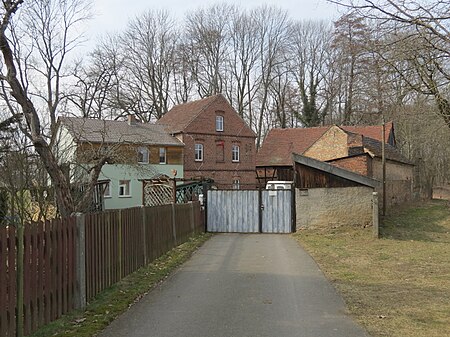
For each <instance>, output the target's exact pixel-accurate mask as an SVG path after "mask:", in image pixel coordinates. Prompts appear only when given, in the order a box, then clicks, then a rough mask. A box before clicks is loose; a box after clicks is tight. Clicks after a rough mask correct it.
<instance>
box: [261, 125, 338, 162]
mask: <svg viewBox="0 0 450 337" xmlns="http://www.w3.org/2000/svg"><path fill="white" fill-rule="evenodd" d="M330 127H331V126H322V127H315V128H291V129H271V130H270V131H269V133H268V134H267V136H266V139H265V140H264V142H263V144H262V147H261V148H260V149H259V151H258V154H257V156H256V166H291V165H292V153H293V152H295V153H303V152H305V151H306V150H307V149H308V148H309V147H311V145H313V144H314V143H315V142H316V141H317V140H318V139H319V138H320V137H322V136H323V134H324V133H325V132H327V131H328V129H329V128H330Z"/></svg>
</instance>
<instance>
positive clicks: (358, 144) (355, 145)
mask: <svg viewBox="0 0 450 337" xmlns="http://www.w3.org/2000/svg"><path fill="white" fill-rule="evenodd" d="M347 148H348V155H349V156H352V155H356V154H361V153H364V146H363V136H362V135H360V134H356V133H348V138H347Z"/></svg>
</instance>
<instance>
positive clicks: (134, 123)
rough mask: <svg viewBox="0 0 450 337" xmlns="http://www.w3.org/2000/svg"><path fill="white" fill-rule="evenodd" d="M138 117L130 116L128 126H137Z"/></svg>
mask: <svg viewBox="0 0 450 337" xmlns="http://www.w3.org/2000/svg"><path fill="white" fill-rule="evenodd" d="M136 123H137V121H136V116H135V115H128V125H136Z"/></svg>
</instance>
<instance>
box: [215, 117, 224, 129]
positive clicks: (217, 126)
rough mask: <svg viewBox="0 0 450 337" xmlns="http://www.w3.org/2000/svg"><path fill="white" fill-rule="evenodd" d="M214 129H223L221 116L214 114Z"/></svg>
mask: <svg viewBox="0 0 450 337" xmlns="http://www.w3.org/2000/svg"><path fill="white" fill-rule="evenodd" d="M216 131H223V116H221V115H217V116H216Z"/></svg>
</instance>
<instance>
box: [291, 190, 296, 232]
mask: <svg viewBox="0 0 450 337" xmlns="http://www.w3.org/2000/svg"><path fill="white" fill-rule="evenodd" d="M295 201H296V200H295V182H294V183H293V184H292V185H291V216H292V226H291V231H292V233H295V232H296V231H297V209H296V203H295Z"/></svg>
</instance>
